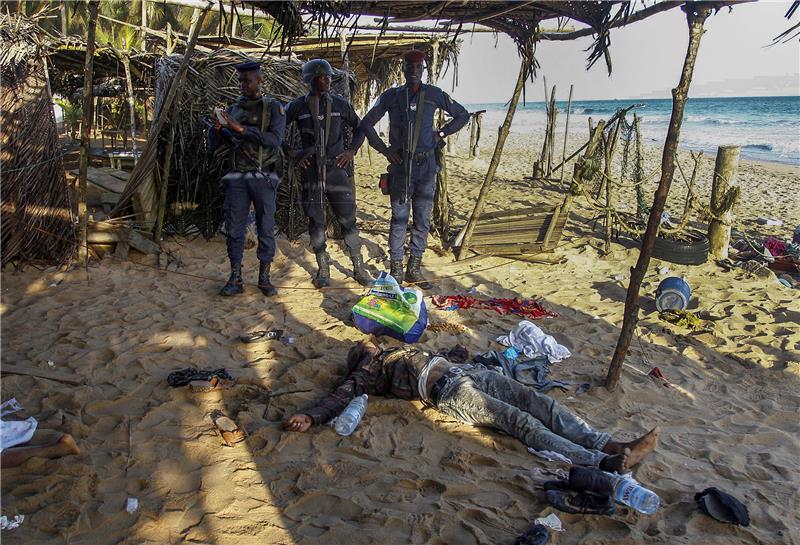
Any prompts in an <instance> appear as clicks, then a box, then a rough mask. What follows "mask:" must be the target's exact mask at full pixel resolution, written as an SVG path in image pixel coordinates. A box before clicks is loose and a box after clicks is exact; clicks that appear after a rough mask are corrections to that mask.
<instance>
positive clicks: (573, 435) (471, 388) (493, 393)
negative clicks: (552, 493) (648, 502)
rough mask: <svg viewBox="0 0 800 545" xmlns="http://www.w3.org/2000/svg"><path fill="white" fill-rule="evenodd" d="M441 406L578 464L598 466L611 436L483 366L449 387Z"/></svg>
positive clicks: (458, 416) (456, 415)
mask: <svg viewBox="0 0 800 545" xmlns="http://www.w3.org/2000/svg"><path fill="white" fill-rule="evenodd" d="M436 408H437V409H438V410H439V411H441V412H443V413H444V414H447V415H449V416H452V417H453V418H455V419H457V420H460V421H462V422H465V423H467V424H472V425H474V426H486V427H490V428H494V429H497V430H500V431H502V432H504V433H506V434H508V435H511V436H513V437H516V438H517V439H519V440H520V441H522V442H523V443H525V444H526V445H527V446H529V447H532V448H534V449H536V450H552V451H554V452H559V453H561V454H563V455H564V456H567V457H568V458H570V459H571V460H572V461H573V463H575V464H578V465H587V466H598V465H600V462H601V461H602V460H603V458H605V457H606V456H607V455H606V454H604V453H603V452H601V449H602V448H603V447H604V446H605V445H606V443H608V441H609V440H610V439H611V436H610V435H609V434H607V433H601V432H598V431H596V430H594V429H593V428H592V427H591V426H589V424H587V423H586V422H584V421H583V419H581V418H580V417H578V416H576V415H575V414H573V413H572V412H571V411H570V410H569V409H567V408H566V407H564V406H563V405H561V404H560V403H559V402H558V401H556V400H555V399H552V398H550V397H548V396H546V395H544V394H540V393H539V392H537V391H536V390H534V389H532V388H529V387H527V386H525V385H523V384H520V383H519V382H517V381H515V380H513V379H511V378H508V377H506V376H505V375H502V374H500V373H497V372H495V371H490V370H488V369H486V368H484V367H482V366H478V367H476V368H474V369H473V370H470V371H467V372H465V373H464V374H462V375H460V376H457V377H455V378H453V379H451V380H450V381H449V383H448V384H447V385H445V386H444V387H443V388H442V390H441V393H440V394H439V397H438V399H437V400H436Z"/></svg>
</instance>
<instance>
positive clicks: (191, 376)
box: [167, 367, 233, 388]
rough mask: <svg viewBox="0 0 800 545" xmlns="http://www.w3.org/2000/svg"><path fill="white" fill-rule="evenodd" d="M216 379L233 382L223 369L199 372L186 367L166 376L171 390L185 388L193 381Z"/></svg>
mask: <svg viewBox="0 0 800 545" xmlns="http://www.w3.org/2000/svg"><path fill="white" fill-rule="evenodd" d="M214 377H217V378H218V379H224V380H233V377H232V376H231V375H230V374H229V373H228V371H226V370H225V368H224V367H220V368H219V369H214V370H213V371H201V370H200V369H195V368H194V367H187V368H186V369H181V370H180V371H173V372H172V373H170V374H169V376H167V384H169V385H170V386H172V387H173V388H177V387H178V386H186V385H187V384H189V383H190V382H192V381H193V380H208V381H210V380H211V379H212V378H214Z"/></svg>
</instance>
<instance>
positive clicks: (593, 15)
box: [245, 0, 684, 71]
mask: <svg viewBox="0 0 800 545" xmlns="http://www.w3.org/2000/svg"><path fill="white" fill-rule="evenodd" d="M245 3H246V4H247V5H251V6H253V7H257V8H259V9H261V10H262V11H264V12H266V13H268V14H270V15H271V16H273V17H274V18H275V19H276V21H278V22H279V23H281V24H283V25H284V30H285V33H286V37H285V39H286V40H287V42H288V43H289V44H290V43H291V42H292V41H293V40H295V39H298V38H300V37H301V36H302V35H303V33H304V32H305V25H304V19H303V18H304V17H305V18H306V20H312V21H314V22H316V23H317V24H319V25H321V27H322V28H323V31H322V34H323V35H327V34H326V33H327V32H329V31H330V30H331V29H339V28H342V27H345V28H350V27H355V23H356V21H357V20H358V19H359V18H365V17H367V16H372V17H375V18H376V21H378V22H379V23H380V24H382V25H383V26H385V27H386V28H387V29H388V30H391V25H392V24H396V23H410V22H415V21H423V20H434V21H436V22H437V23H438V25H439V27H444V28H446V29H449V30H450V31H451V32H452V33H453V34H454V35H458V34H459V33H460V32H462V31H466V30H468V29H469V26H470V25H473V24H480V25H483V26H485V27H488V28H491V29H493V30H496V31H498V32H502V33H504V34H507V35H508V36H510V37H511V38H512V39H513V40H514V41H515V42H516V44H517V47H518V49H519V52H520V55H521V56H522V58H523V59H525V60H526V61H528V63H529V66H530V68H531V70H533V69H535V68H536V59H535V50H536V43H537V42H538V41H540V40H542V39H550V38H551V36H548V35H547V34H546V33H545V32H544V31H543V30H542V29H541V27H540V23H541V22H543V21H547V20H556V22H557V26H558V27H562V26H563V25H564V24H565V23H566V22H567V21H570V20H571V21H576V22H579V23H583V24H586V25H588V27H589V30H588V31H587V32H582V31H576V32H574V33H572V34H575V37H580V36H585V35H594V37H595V42H594V45H593V47H591V48H590V53H589V58H588V62H589V65H590V66H591V65H592V64H594V63H595V62H596V61H597V60H598V59H600V58H601V57H604V58H605V59H606V63H607V65H608V68H609V71H610V70H611V60H610V56H609V54H608V47H609V45H610V43H611V42H610V39H609V37H608V31H609V29H611V28H612V27H614V26H620V25H623V24H626V23H628V22H632V21H633V20H637V19H641V18H644V17H646V16H649V15H652V14H655V13H658V12H660V11H665V10H668V9H672V8H676V7H678V6H680V5H682V4H683V3H684V2H671V1H667V2H661V3H658V4H655V5H651V6H649V7H644V5H642V7H641V9H639V10H637V9H636V5H637V4H636V3H635V2H627V1H616V0H611V1H602V2H598V1H582V2H559V1H544V0H526V1H520V0H514V1H511V0H505V1H502V0H492V1H485V0H484V1H463V0H458V1H455V0H451V1H442V2H428V1H426V0H393V1H391V2H386V1H376V0H366V1H357V0H355V1H347V2H316V1H315V2H311V1H305V0H303V1H297V0H295V1H268V0H245ZM567 37H569V36H567ZM557 39H564V37H563V36H562V37H559V38H557Z"/></svg>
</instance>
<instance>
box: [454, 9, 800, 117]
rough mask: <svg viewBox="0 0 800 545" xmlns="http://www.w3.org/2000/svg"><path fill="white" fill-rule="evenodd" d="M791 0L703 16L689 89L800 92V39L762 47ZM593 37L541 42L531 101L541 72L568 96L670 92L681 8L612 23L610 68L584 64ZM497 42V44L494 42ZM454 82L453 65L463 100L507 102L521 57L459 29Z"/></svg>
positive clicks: (681, 31)
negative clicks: (618, 25)
mask: <svg viewBox="0 0 800 545" xmlns="http://www.w3.org/2000/svg"><path fill="white" fill-rule="evenodd" d="M790 5H791V2H772V1H760V2H755V3H752V4H741V5H737V6H735V7H734V8H733V10H732V11H728V9H727V8H725V9H722V10H721V11H720V12H719V13H717V14H715V15H714V14H712V15H711V16H710V17H709V18H708V19H707V20H706V23H705V29H706V33H705V34H704V35H703V38H702V41H701V43H700V50H699V54H698V59H697V63H696V65H695V70H694V75H693V78H692V84H691V87H690V92H689V95H690V97H713V96H767V95H800V41H799V40H798V39H797V38H795V39H794V40H793V41H791V42H789V43H785V44H784V43H781V44H777V45H774V46H770V47H767V46H768V45H769V44H771V43H772V39H773V38H774V37H775V36H777V35H778V34H780V33H781V32H783V31H784V30H786V29H787V28H789V27H790V26H791V25H792V24H793V23H796V22H797V21H798V20H800V13H798V14H795V16H794V17H793V18H792V19H791V20H787V19H785V18H784V14H785V13H786V11H787V10H788V8H789V6H790ZM591 43H592V39H591V37H587V38H581V39H578V40H573V41H564V42H541V43H540V44H539V46H538V48H537V58H538V59H539V64H540V66H541V68H540V70H539V72H538V75H537V78H536V80H535V81H534V82H533V83H530V82H529V83H528V84H527V85H526V94H527V100H528V101H541V100H543V99H544V86H543V80H542V77H544V78H546V79H547V85H548V87H550V88H552V86H553V85H556V86H557V91H556V97H557V99H558V100H566V99H567V96H568V94H569V86H570V84H573V85H574V91H573V100H592V99H628V98H669V97H671V89H672V88H673V87H675V86H676V85H677V84H678V81H679V79H680V73H681V69H682V67H683V61H684V58H685V56H686V47H687V44H688V43H689V31H688V26H687V24H686V16H685V14H684V13H683V12H682V11H681V10H680V9H673V10H670V11H667V12H665V13H660V14H657V15H654V16H652V17H650V18H648V19H645V20H644V21H639V22H637V23H635V24H632V25H631V26H630V27H629V28H624V27H621V28H616V29H612V30H611V48H610V51H611V60H612V75H611V76H608V71H607V69H606V65H605V62H604V60H603V59H601V60H599V61H598V62H597V63H596V64H595V65H594V66H593V67H592V68H591V69H590V70H588V71H587V70H586V58H587V55H588V52H586V51H584V50H585V49H586V48H587V47H589V46H590V45H591ZM495 44H496V45H495ZM458 65H459V66H458V82H457V85H456V86H455V88H454V89H453V78H452V75H453V72H452V69H451V70H450V71H449V72H448V73H447V74H446V75H445V76H444V77H443V78H442V79H441V80H440V82H439V84H440V86H441V87H442V88H443V89H445V90H447V91H448V92H451V94H452V95H453V98H455V99H456V100H458V101H459V102H461V103H463V104H479V103H492V102H506V101H508V99H509V98H510V97H511V94H512V92H513V90H514V83H515V82H516V78H517V74H518V72H519V57H518V55H517V50H516V46H515V45H514V42H513V41H512V40H511V39H510V38H508V37H507V36H505V35H499V36H497V37H495V36H494V35H493V34H490V33H485V34H471V35H464V37H463V43H462V46H461V54H460V55H459V60H458Z"/></svg>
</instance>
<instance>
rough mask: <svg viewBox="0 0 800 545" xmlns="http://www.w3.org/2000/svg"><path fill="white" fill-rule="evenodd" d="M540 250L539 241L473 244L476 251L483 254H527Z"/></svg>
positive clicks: (540, 244)
mask: <svg viewBox="0 0 800 545" xmlns="http://www.w3.org/2000/svg"><path fill="white" fill-rule="evenodd" d="M541 250H542V243H541V242H527V243H521V244H511V243H506V244H477V245H475V251H476V252H480V253H484V254H496V255H506V254H527V253H534V252H540V251H541Z"/></svg>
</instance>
